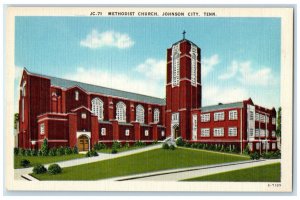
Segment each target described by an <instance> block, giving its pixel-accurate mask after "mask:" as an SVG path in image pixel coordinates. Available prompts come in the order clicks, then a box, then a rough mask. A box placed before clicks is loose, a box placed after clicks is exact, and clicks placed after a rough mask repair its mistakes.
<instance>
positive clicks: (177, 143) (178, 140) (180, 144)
mask: <svg viewBox="0 0 300 200" xmlns="http://www.w3.org/2000/svg"><path fill="white" fill-rule="evenodd" d="M176 145H177V146H179V147H182V146H184V141H183V139H182V138H181V137H179V138H177V139H176Z"/></svg>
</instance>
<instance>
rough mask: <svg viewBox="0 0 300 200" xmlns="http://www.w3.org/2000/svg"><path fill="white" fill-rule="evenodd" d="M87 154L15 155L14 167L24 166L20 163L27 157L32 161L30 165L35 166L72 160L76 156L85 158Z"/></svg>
mask: <svg viewBox="0 0 300 200" xmlns="http://www.w3.org/2000/svg"><path fill="white" fill-rule="evenodd" d="M84 156H85V155H83V154H71V155H63V156H14V168H15V169H18V168H23V167H22V166H21V165H20V162H21V160H22V159H27V160H29V161H30V166H31V167H32V166H35V165H36V164H48V163H54V162H59V161H66V160H72V159H76V158H83V157H84Z"/></svg>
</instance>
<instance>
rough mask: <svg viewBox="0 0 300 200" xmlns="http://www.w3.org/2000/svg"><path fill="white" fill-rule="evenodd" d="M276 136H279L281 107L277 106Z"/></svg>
mask: <svg viewBox="0 0 300 200" xmlns="http://www.w3.org/2000/svg"><path fill="white" fill-rule="evenodd" d="M276 136H277V137H281V107H279V108H278V112H277V128H276Z"/></svg>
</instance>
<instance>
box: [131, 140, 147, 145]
mask: <svg viewBox="0 0 300 200" xmlns="http://www.w3.org/2000/svg"><path fill="white" fill-rule="evenodd" d="M134 146H135V147H143V146H146V143H144V142H142V141H139V140H138V141H136V142H135V143H134Z"/></svg>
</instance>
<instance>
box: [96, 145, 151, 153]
mask: <svg viewBox="0 0 300 200" xmlns="http://www.w3.org/2000/svg"><path fill="white" fill-rule="evenodd" d="M149 146H150V145H148V146H130V147H124V146H123V147H121V148H118V149H117V151H118V153H119V152H124V151H130V150H134V149H141V148H145V147H149ZM111 150H112V148H105V149H100V150H97V152H99V153H111Z"/></svg>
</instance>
